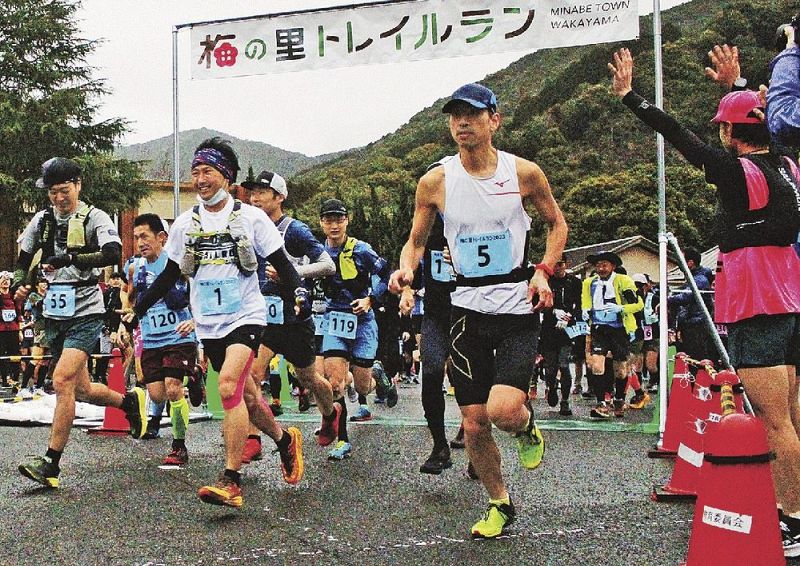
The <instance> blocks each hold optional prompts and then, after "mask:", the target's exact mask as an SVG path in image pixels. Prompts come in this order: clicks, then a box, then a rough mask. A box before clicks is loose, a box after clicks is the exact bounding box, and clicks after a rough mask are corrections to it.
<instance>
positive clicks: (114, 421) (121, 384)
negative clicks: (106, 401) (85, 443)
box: [86, 348, 131, 436]
mask: <svg viewBox="0 0 800 566" xmlns="http://www.w3.org/2000/svg"><path fill="white" fill-rule="evenodd" d="M108 388H109V389H111V390H112V391H116V392H117V393H121V394H122V395H125V376H124V375H123V373H122V354H121V353H120V351H119V349H118V348H114V350H113V351H112V352H111V359H110V360H109V361H108ZM130 430H131V425H130V424H128V419H126V418H125V412H124V411H123V410H122V409H117V408H116V407H106V411H105V415H104V416H103V425H102V426H98V427H94V428H90V429H88V430H87V431H86V432H88V433H89V434H103V435H108V436H117V435H120V436H121V435H123V434H128V433H129V432H130Z"/></svg>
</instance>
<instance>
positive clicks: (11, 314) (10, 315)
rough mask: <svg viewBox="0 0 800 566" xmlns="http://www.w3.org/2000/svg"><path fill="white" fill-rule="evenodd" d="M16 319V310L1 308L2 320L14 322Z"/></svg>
mask: <svg viewBox="0 0 800 566" xmlns="http://www.w3.org/2000/svg"><path fill="white" fill-rule="evenodd" d="M15 320H17V311H15V310H14V309H3V322H14V321H15Z"/></svg>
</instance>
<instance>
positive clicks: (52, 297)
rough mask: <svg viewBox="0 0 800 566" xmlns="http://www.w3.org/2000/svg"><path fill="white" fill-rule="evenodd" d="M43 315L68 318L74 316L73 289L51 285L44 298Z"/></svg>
mask: <svg viewBox="0 0 800 566" xmlns="http://www.w3.org/2000/svg"><path fill="white" fill-rule="evenodd" d="M44 314H46V315H51V316H55V317H69V316H73V315H74V314H75V287H69V286H66V285H53V286H52V287H50V288H49V289H48V290H47V295H45V297H44Z"/></svg>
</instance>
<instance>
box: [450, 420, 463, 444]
mask: <svg viewBox="0 0 800 566" xmlns="http://www.w3.org/2000/svg"><path fill="white" fill-rule="evenodd" d="M464 446H465V444H464V426H463V425H462V426H460V427H459V428H458V434H456V436H455V438H453V440H451V441H450V448H455V449H463V448H464Z"/></svg>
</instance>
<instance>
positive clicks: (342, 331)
mask: <svg viewBox="0 0 800 566" xmlns="http://www.w3.org/2000/svg"><path fill="white" fill-rule="evenodd" d="M356 328H358V317H357V316H356V315H354V314H351V313H348V312H338V311H331V312H329V313H328V334H329V335H331V336H338V337H339V338H347V339H349V340H355V338H356Z"/></svg>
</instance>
